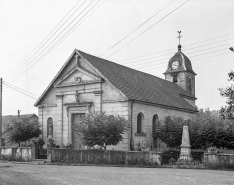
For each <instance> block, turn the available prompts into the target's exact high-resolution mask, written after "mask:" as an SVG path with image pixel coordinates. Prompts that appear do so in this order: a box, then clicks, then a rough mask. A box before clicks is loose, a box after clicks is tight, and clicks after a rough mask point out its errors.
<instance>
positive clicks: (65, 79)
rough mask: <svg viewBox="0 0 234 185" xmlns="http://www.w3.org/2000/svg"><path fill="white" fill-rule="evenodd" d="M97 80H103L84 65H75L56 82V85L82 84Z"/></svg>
mask: <svg viewBox="0 0 234 185" xmlns="http://www.w3.org/2000/svg"><path fill="white" fill-rule="evenodd" d="M95 82H101V78H100V77H98V76H97V75H95V74H93V73H92V72H90V71H88V70H86V69H84V68H82V67H79V66H74V67H73V68H72V69H70V70H69V71H68V72H66V73H65V74H63V75H62V76H61V78H60V79H59V80H58V81H57V83H56V84H54V87H64V86H73V85H82V84H87V83H95Z"/></svg>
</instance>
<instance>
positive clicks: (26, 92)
mask: <svg viewBox="0 0 234 185" xmlns="http://www.w3.org/2000/svg"><path fill="white" fill-rule="evenodd" d="M3 83H5V84H6V85H9V86H12V87H14V88H16V89H18V90H20V91H24V92H25V93H27V94H31V95H33V96H36V97H39V96H38V95H36V94H33V93H30V92H28V91H25V90H23V89H21V88H19V87H16V86H14V85H12V84H9V83H7V82H6V81H3Z"/></svg>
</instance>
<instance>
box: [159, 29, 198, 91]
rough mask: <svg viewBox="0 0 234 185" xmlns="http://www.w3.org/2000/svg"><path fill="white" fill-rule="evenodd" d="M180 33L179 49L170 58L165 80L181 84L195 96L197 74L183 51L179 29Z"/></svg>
mask: <svg viewBox="0 0 234 185" xmlns="http://www.w3.org/2000/svg"><path fill="white" fill-rule="evenodd" d="M178 33H179V36H178V38H179V45H178V51H177V53H175V55H174V56H173V57H172V58H171V59H170V60H169V63H168V66H167V70H166V72H165V73H163V74H164V75H165V80H167V81H170V82H173V83H175V84H177V85H179V86H180V87H181V88H182V89H184V90H185V91H187V92H189V93H190V94H192V95H193V96H195V76H196V75H197V74H196V73H195V72H194V71H193V69H192V64H191V61H190V60H189V58H188V57H187V56H185V55H184V54H183V53H182V52H181V48H182V46H181V45H180V39H181V37H182V36H181V35H180V33H181V31H178Z"/></svg>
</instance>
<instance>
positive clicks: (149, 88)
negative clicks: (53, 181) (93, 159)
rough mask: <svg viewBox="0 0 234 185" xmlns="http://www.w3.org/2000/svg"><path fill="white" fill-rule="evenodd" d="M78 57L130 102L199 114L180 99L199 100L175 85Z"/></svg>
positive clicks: (115, 65) (106, 62)
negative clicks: (130, 100)
mask: <svg viewBox="0 0 234 185" xmlns="http://www.w3.org/2000/svg"><path fill="white" fill-rule="evenodd" d="M74 53H79V54H80V55H81V56H82V57H83V58H85V59H86V60H87V61H88V62H89V63H90V64H91V65H92V66H94V67H95V68H96V69H97V70H98V71H99V72H100V73H101V74H102V75H103V77H105V78H106V79H107V80H108V81H109V82H110V83H111V84H112V85H114V86H115V87H116V88H117V89H118V90H120V91H121V92H122V93H123V94H124V95H125V96H126V97H127V98H128V99H132V100H138V101H143V102H148V103H153V104H157V105H159V106H166V107H171V108H176V109H182V110H185V111H190V112H197V110H196V109H195V108H194V107H193V106H191V105H190V104H189V103H188V102H187V101H185V100H184V99H183V98H182V97H180V95H182V96H185V97H188V98H191V99H195V97H194V96H193V95H191V94H190V93H188V92H186V91H184V90H183V89H182V88H181V87H179V86H178V85H176V84H174V83H172V82H169V81H166V80H164V79H161V78H158V77H156V76H153V75H150V74H147V73H143V72H141V71H137V70H134V69H131V68H129V67H125V66H122V65H119V64H117V63H114V62H111V61H108V60H105V59H102V58H99V57H95V56H93V55H90V54H87V53H84V52H82V51H79V50H75V51H74V52H73V54H72V56H73V55H74ZM72 56H71V57H72ZM71 57H69V59H68V61H67V62H66V63H65V64H64V65H63V67H62V68H61V69H60V71H59V73H58V74H57V75H56V77H55V78H54V79H53V81H52V82H51V83H50V85H49V86H48V87H47V89H46V90H45V91H44V92H43V94H42V95H41V96H40V98H39V99H38V100H37V102H36V103H35V106H37V105H38V104H39V103H40V101H41V99H42V98H43V97H44V96H45V95H46V93H47V91H48V90H49V89H50V88H51V87H52V85H53V83H54V82H55V81H56V80H57V79H58V78H59V74H60V73H61V72H62V71H63V69H64V68H65V67H66V65H67V64H68V62H69V60H70V59H71Z"/></svg>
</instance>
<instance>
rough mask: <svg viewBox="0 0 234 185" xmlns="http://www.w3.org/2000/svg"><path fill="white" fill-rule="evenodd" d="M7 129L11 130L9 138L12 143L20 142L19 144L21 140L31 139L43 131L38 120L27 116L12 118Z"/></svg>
mask: <svg viewBox="0 0 234 185" xmlns="http://www.w3.org/2000/svg"><path fill="white" fill-rule="evenodd" d="M7 130H8V131H9V134H8V138H7V139H8V140H9V141H10V142H12V143H17V144H19V146H20V142H26V141H30V139H32V138H34V137H38V136H39V135H40V134H41V133H42V132H41V130H40V124H39V122H38V120H37V119H27V118H21V119H19V120H17V119H12V121H11V122H10V124H9V125H8V128H7Z"/></svg>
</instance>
